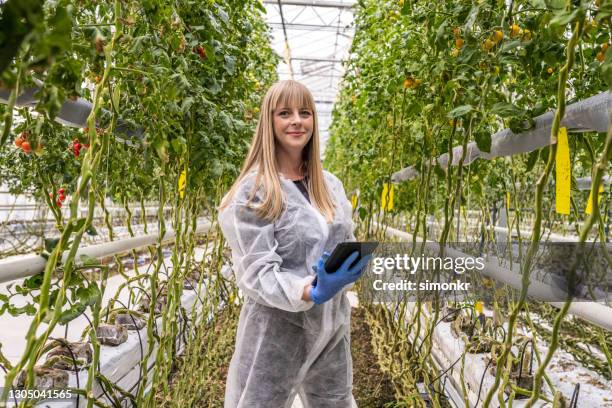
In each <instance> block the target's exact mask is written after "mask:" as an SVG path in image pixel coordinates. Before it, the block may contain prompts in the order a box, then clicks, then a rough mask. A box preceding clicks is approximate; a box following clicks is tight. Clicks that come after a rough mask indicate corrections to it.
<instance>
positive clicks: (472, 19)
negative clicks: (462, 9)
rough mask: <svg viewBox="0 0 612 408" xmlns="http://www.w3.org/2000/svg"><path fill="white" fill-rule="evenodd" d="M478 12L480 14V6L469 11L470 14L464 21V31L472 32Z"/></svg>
mask: <svg viewBox="0 0 612 408" xmlns="http://www.w3.org/2000/svg"><path fill="white" fill-rule="evenodd" d="M479 12H480V6H473V7H472V9H471V10H470V14H468V16H467V18H466V19H465V24H464V25H463V26H464V27H465V29H466V30H469V31H471V30H472V26H473V25H474V23H475V22H476V19H477V18H478V13H479Z"/></svg>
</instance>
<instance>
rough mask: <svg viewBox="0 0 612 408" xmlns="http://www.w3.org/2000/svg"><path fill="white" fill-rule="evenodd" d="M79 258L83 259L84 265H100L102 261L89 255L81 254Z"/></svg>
mask: <svg viewBox="0 0 612 408" xmlns="http://www.w3.org/2000/svg"><path fill="white" fill-rule="evenodd" d="M79 258H80V260H81V265H84V266H99V265H100V261H98V260H97V259H96V258H93V257H91V256H89V255H86V254H81V255H80V256H79Z"/></svg>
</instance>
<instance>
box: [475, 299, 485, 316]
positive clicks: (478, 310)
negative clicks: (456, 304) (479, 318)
mask: <svg viewBox="0 0 612 408" xmlns="http://www.w3.org/2000/svg"><path fill="white" fill-rule="evenodd" d="M474 310H476V313H478V314H481V313H482V312H483V311H484V306H483V305H482V302H480V301H479V302H476V303H474Z"/></svg>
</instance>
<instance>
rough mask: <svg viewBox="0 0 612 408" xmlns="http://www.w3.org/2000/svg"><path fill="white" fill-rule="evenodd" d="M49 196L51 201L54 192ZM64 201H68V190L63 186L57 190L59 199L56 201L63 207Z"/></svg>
mask: <svg viewBox="0 0 612 408" xmlns="http://www.w3.org/2000/svg"><path fill="white" fill-rule="evenodd" d="M49 198H50V199H51V201H53V193H49ZM64 201H66V190H65V189H64V188H63V187H62V188H60V189H59V190H57V200H56V201H55V204H57V206H58V207H59V208H62V204H63V203H64Z"/></svg>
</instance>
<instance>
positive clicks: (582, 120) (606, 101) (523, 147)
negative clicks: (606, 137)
mask: <svg viewBox="0 0 612 408" xmlns="http://www.w3.org/2000/svg"><path fill="white" fill-rule="evenodd" d="M610 110H612V92H609V91H606V92H602V93H600V94H597V95H594V96H591V97H590V98H587V99H585V100H583V101H579V102H575V103H573V104H571V105H569V106H568V107H567V108H566V111H565V116H564V117H563V119H562V120H561V126H564V127H566V128H567V130H568V131H569V132H574V133H575V132H606V131H607V130H608V118H609V112H610ZM554 116H555V111H549V112H546V113H544V114H542V115H540V116H537V117H535V118H534V119H533V120H534V123H535V124H534V126H533V127H532V128H531V129H529V130H527V131H525V132H522V133H519V134H515V133H514V132H512V131H511V130H510V129H504V130H502V131H500V132H497V133H495V134H494V135H493V136H491V151H490V152H489V153H487V152H483V151H481V150H480V149H478V146H477V145H476V142H470V143H468V145H467V152H466V156H465V160H464V162H463V165H464V166H468V165H470V164H471V163H472V162H473V161H474V160H476V159H486V160H491V159H494V158H496V157H503V156H512V155H515V154H521V153H529V152H532V151H534V150H537V149H541V148H542V147H545V146H548V145H549V144H550V132H551V128H552V121H553V118H554ZM462 153H463V146H455V147H454V148H453V161H452V163H451V165H452V166H457V165H459V161H460V160H461V157H462ZM436 162H437V163H438V164H439V165H440V167H442V168H443V169H445V168H446V167H447V166H448V153H444V154H443V155H441V156H439V157H437V158H436V159H431V162H430V164H435V163H436ZM418 175H419V172H418V170H417V169H416V168H415V167H414V166H409V167H406V168H404V169H402V170H400V171H397V172H395V173H393V175H392V176H391V181H392V182H394V183H400V182H402V181H406V180H412V179H414V178H416V177H417V176H418Z"/></svg>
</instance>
